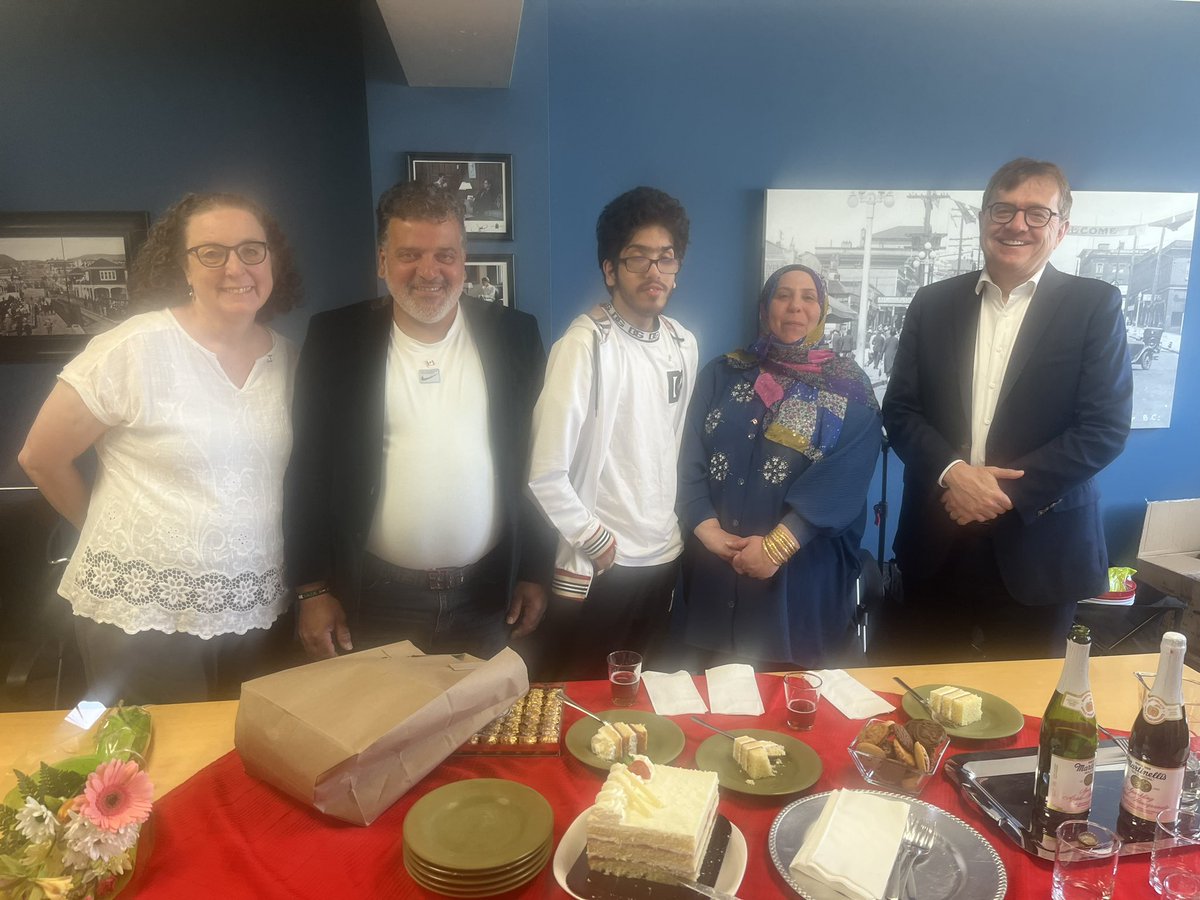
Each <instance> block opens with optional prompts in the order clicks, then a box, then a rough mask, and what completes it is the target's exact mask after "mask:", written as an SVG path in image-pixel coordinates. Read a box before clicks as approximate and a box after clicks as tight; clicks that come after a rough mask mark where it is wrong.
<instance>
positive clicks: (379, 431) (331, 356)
mask: <svg viewBox="0 0 1200 900" xmlns="http://www.w3.org/2000/svg"><path fill="white" fill-rule="evenodd" d="M377 225H378V232H379V277H380V278H382V279H383V280H384V281H385V282H386V283H387V286H388V291H389V294H390V296H385V297H380V298H377V299H374V300H367V301H364V302H362V303H357V304H355V305H353V306H347V307H343V308H341V309H336V310H333V311H331V312H326V313H321V314H319V315H316V316H314V317H313V319H312V322H311V323H310V325H309V329H308V336H307V339H306V340H305V343H304V348H303V351H302V352H301V354H300V362H299V366H298V369H297V373H296V391H295V402H294V411H293V419H294V422H293V427H294V443H293V450H292V460H291V464H290V466H289V468H288V473H287V478H286V482H285V491H284V530H285V555H286V561H287V569H288V576H289V579H290V583H291V584H292V585H293V586H295V588H296V592H297V597H298V601H297V602H298V603H299V614H298V621H299V631H300V637H301V640H302V642H303V643H304V647H305V650H306V651H307V652H308V653H309V655H310V656H313V657H316V658H322V657H329V656H333V655H335V653H336V652H337V650H336V648H335V642H336V647H340V648H341V649H342V650H351V649H353V644H352V642H351V635H352V634H353V636H354V638H355V639H356V643H357V645H358V647H359V649H362V648H363V647H364V646H374V645H378V644H382V643H387V642H390V641H394V640H403V639H408V640H412V641H413V642H414V643H415V644H416V645H417V646H418V647H420V648H421V649H422V650H424V651H426V652H428V653H457V652H468V653H472V654H474V655H476V656H482V657H489V656H491V655H492V654H494V653H495V652H496V651H498V650H499V649H501V647H503V646H504V644H505V642H506V641H507V640H508V638H509V637H510V636H512V637H521V636H523V635H525V634H528V633H529V632H531V631H532V630H533V629H534V628H536V627H537V624H538V622H539V621H540V619H541V617H542V614H543V611H544V609H545V604H546V594H545V588H544V585H545V584H546V583H547V582H548V580H549V576H550V572H551V569H552V565H553V546H554V545H553V538H552V536H551V535H550V533H549V529H548V527H547V526H546V525H545V524H544V523H542V521H541V517H540V516H539V515H538V514H537V513H536V511H535V510H534V508H533V506H532V504H531V501H530V500H529V499H528V498H527V496H526V494H525V492H524V486H525V482H526V469H527V467H528V465H529V439H530V421H531V416H532V412H533V405H534V402H535V400H536V399H537V396H538V392H539V390H540V388H541V383H542V375H543V371H544V367H545V353H544V351H543V348H542V342H541V337H540V335H539V333H538V328H537V322H536V320H534V318H533V317H532V316H529V315H527V314H524V313H519V312H517V311H515V310H511V309H507V308H505V307H504V306H503V305H501V304H497V303H487V302H484V301H481V300H479V299H477V298H473V297H464V296H462V289H463V284H464V282H465V281H466V269H465V265H464V263H465V255H466V254H465V249H464V245H463V237H464V231H465V229H464V225H463V211H462V208H461V206H460V205H459V202H458V200H457V199H456V198H455V196H454V194H453V193H451V192H447V191H444V190H439V189H438V188H437V187H436V186H434V185H430V184H419V183H407V184H399V185H396V186H394V187H392V188H390V189H389V190H388V191H386V192H385V193H384V195H383V196H382V197H381V198H380V201H379V206H378V209H377ZM510 629H511V635H510Z"/></svg>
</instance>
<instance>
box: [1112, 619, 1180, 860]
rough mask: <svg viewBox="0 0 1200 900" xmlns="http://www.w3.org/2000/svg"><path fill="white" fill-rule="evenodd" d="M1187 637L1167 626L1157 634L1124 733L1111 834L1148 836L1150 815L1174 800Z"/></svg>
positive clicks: (1177, 787) (1151, 823)
mask: <svg viewBox="0 0 1200 900" xmlns="http://www.w3.org/2000/svg"><path fill="white" fill-rule="evenodd" d="M1186 652H1187V638H1185V637H1184V636H1183V635H1182V634H1178V633H1177V632H1174V631H1168V632H1167V633H1166V634H1164V635H1163V638H1162V649H1161V651H1160V653H1159V657H1158V673H1157V674H1156V675H1155V676H1154V684H1153V686H1152V687H1151V688H1150V690H1148V691H1147V692H1146V699H1145V701H1144V702H1143V703H1142V711H1141V712H1140V713H1138V717H1137V720H1136V721H1135V722H1134V723H1133V730H1132V731H1130V733H1129V763H1128V765H1127V767H1126V770H1125V785H1124V788H1123V789H1122V791H1121V812H1120V814H1119V815H1118V816H1117V834H1118V835H1120V837H1121V840H1123V841H1127V842H1131V843H1145V842H1149V841H1152V840H1153V839H1154V820H1155V817H1156V816H1157V815H1158V814H1159V813H1160V812H1162V811H1163V810H1164V809H1174V808H1175V807H1177V806H1178V805H1179V795H1180V792H1181V791H1182V790H1183V775H1184V767H1185V766H1186V765H1187V758H1188V727H1187V717H1186V713H1185V712H1184V706H1183V659H1184V655H1185V653H1186Z"/></svg>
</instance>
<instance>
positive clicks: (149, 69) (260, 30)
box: [0, 0, 374, 485]
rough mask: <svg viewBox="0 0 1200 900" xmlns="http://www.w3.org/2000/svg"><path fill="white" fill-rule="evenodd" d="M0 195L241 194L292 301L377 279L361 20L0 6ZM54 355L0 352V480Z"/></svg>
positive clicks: (301, 9) (297, 333) (58, 202)
mask: <svg viewBox="0 0 1200 900" xmlns="http://www.w3.org/2000/svg"><path fill="white" fill-rule="evenodd" d="M0 85H3V88H2V89H0V95H2V97H3V99H2V100H0V109H2V110H3V117H2V125H0V208H2V209H5V210H106V209H115V210H124V209H135V210H147V211H149V212H150V214H151V215H152V216H153V217H157V216H158V215H159V214H161V213H162V211H163V210H164V209H165V208H166V207H167V206H169V205H170V204H171V203H173V202H174V201H175V200H177V199H178V198H179V197H180V196H181V195H182V194H183V193H185V192H187V191H189V190H232V191H239V192H244V193H247V194H250V195H252V196H254V197H256V198H258V199H259V200H260V201H261V202H262V203H263V204H264V205H265V206H266V207H267V208H269V209H270V210H271V211H272V212H273V213H274V214H275V215H276V217H277V218H278V219H279V220H280V222H281V224H282V225H283V228H284V231H285V232H286V233H287V235H288V237H289V239H290V240H291V242H292V244H293V248H294V250H295V251H296V255H297V259H298V262H299V265H300V267H301V272H302V274H303V276H304V279H305V290H306V296H307V300H306V306H305V308H304V310H303V311H300V312H296V313H292V314H291V315H289V316H285V317H283V318H281V319H279V320H277V321H276V323H275V324H276V327H278V328H279V329H280V330H281V331H283V332H285V333H287V334H288V335H289V336H291V337H292V338H294V339H296V340H299V339H300V338H302V337H303V334H304V322H305V318H306V316H307V315H308V314H309V313H310V312H311V311H313V310H314V309H321V308H325V307H329V306H334V305H338V304H340V303H342V302H348V301H349V300H351V299H358V298H360V297H364V296H368V295H369V294H370V292H371V291H373V290H374V279H373V277H372V268H371V266H372V239H371V231H372V229H371V218H370V209H371V206H370V202H371V201H370V195H369V192H370V182H369V158H370V157H369V152H368V147H367V124H366V104H365V98H364V89H363V64H362V54H361V43H360V33H359V25H358V17H357V15H356V12H355V9H354V7H353V5H351V4H345V3H342V2H330V0H253V2H242V0H205V2H203V3H194V2H182V0H166V2H154V3H148V2H145V0H105V2H104V3H95V2H90V0H54V2H51V3H26V2H17V3H5V4H4V5H3V6H0ZM57 370H58V366H56V365H44V364H43V365H13V364H10V365H3V366H0V423H3V424H2V426H0V485H11V484H16V483H25V482H24V477H23V475H22V474H21V473H19V472H18V470H17V467H16V464H15V459H14V457H15V455H16V451H17V449H18V448H19V447H20V444H21V442H22V441H23V439H24V435H25V432H26V430H28V426H29V423H30V422H31V421H32V417H33V415H34V414H35V413H36V411H37V408H38V407H39V406H40V405H41V401H42V400H43V399H44V398H45V395H46V394H47V393H48V392H49V390H50V387H51V386H52V385H53V382H54V375H55V373H56V372H57Z"/></svg>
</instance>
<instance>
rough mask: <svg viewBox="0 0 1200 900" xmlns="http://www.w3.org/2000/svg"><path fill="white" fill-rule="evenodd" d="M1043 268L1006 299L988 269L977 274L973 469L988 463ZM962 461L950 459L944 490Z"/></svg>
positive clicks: (943, 481) (973, 381) (941, 477)
mask: <svg viewBox="0 0 1200 900" xmlns="http://www.w3.org/2000/svg"><path fill="white" fill-rule="evenodd" d="M1045 271H1046V267H1045V266H1042V268H1040V269H1038V271H1037V272H1036V273H1035V274H1034V275H1033V277H1032V278H1030V279H1029V280H1028V281H1025V282H1023V283H1021V284H1019V285H1017V286H1016V287H1014V288H1013V289H1012V291H1010V292H1009V294H1008V296H1007V297H1005V296H1004V292H1003V291H1001V290H1000V287H999V285H997V284H996V282H994V281H993V280H992V277H991V276H990V275H989V274H988V272H987V269H984V270H983V272H981V273H980V275H979V281H978V282H976V284H975V293H976V294H982V295H983V297H982V300H981V301H980V304H979V327H978V328H977V329H976V332H975V363H974V368H973V371H972V376H971V453H970V459H969V460H967V461H969V462H970V463H971V465H973V466H982V465H986V464H987V439H988V433H989V432H990V431H991V428H992V419H993V417H994V416H995V415H996V403H997V401H998V400H999V399H1000V387H1001V385H1003V384H1004V374H1005V372H1007V371H1008V361H1009V359H1010V358H1011V357H1012V348H1013V344H1015V343H1016V341H1017V335H1018V334H1019V333H1020V331H1021V323H1022V322H1024V321H1025V314H1026V313H1027V312H1028V311H1029V305H1030V303H1032V301H1033V295H1034V293H1035V292H1036V291H1037V286H1038V282H1039V281H1041V278H1042V273H1043V272H1045ZM959 462H963V460H957V459H956V460H953V461H952V462H951V463H950V464H949V465H948V466H946V468H945V469H943V470H942V474H941V475H940V476H939V477H938V484H939V485H941V486H942V487H945V477H946V473H947V472H949V471H950V469H951V468H952V467H953V466H955V465H957V464H958V463H959Z"/></svg>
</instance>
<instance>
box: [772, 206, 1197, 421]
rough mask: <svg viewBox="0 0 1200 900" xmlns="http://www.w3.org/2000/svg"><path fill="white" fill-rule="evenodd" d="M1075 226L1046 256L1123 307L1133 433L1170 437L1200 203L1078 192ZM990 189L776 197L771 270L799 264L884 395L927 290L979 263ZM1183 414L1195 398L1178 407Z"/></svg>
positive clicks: (838, 336) (833, 336)
mask: <svg viewBox="0 0 1200 900" xmlns="http://www.w3.org/2000/svg"><path fill="white" fill-rule="evenodd" d="M1072 197H1073V200H1074V203H1073V205H1072V208H1071V215H1070V223H1071V226H1070V229H1069V230H1068V231H1067V234H1066V236H1065V237H1064V238H1063V240H1062V243H1060V244H1059V245H1058V247H1057V248H1056V249H1055V251H1054V253H1053V254H1052V255H1051V256H1050V263H1051V264H1052V265H1053V266H1054V267H1055V268H1056V269H1058V270H1059V271H1061V272H1066V273H1067V274H1070V275H1081V276H1084V277H1087V278H1099V279H1101V280H1102V281H1107V282H1109V283H1110V284H1112V285H1113V286H1114V287H1116V288H1117V289H1118V290H1119V291H1120V292H1121V296H1122V298H1123V300H1124V305H1125V330H1126V334H1127V335H1128V340H1129V355H1130V359H1131V361H1132V364H1133V422H1132V425H1133V427H1134V428H1167V427H1169V426H1170V424H1171V411H1172V408H1173V406H1174V404H1175V400H1176V399H1177V398H1176V397H1175V372H1176V369H1177V367H1178V364H1179V354H1180V352H1181V351H1182V347H1183V324H1184V323H1183V320H1184V315H1183V314H1184V305H1185V302H1186V300H1187V291H1188V280H1189V275H1190V272H1189V268H1190V265H1191V258H1192V232H1193V230H1194V229H1195V217H1196V202H1197V195H1196V194H1193V193H1150V192H1132V191H1128V192H1126V191H1072ZM982 202H983V192H982V191H957V190H934V189H929V190H926V189H911V188H903V189H902V188H895V189H892V190H880V189H869V190H811V191H809V190H768V191H767V192H766V203H765V210H764V213H765V218H764V226H765V236H766V240H765V243H764V246H763V271H764V273H766V274H768V275H769V274H770V273H771V272H774V271H775V270H776V269H778V268H779V267H780V266H784V265H787V264H789V263H796V262H798V263H802V264H804V265H807V266H809V267H810V268H812V269H814V270H815V271H818V272H820V273H821V274H822V275H823V276H824V278H825V281H826V285H827V287H828V295H829V315H828V318H827V323H828V324H827V325H826V328H825V335H826V338H827V339H828V340H830V341H831V342H835V341H838V340H840V341H842V342H843V346H844V347H845V348H846V349H847V352H853V353H854V355H855V358H856V359H858V360H859V361H860V363H861V364H862V366H863V368H864V369H865V370H866V372H867V374H868V375H870V376H871V379H872V381H873V382H874V384H875V389H876V394H877V396H878V397H880V398H882V397H883V392H884V390H885V389H886V387H887V383H888V379H889V378H890V376H891V368H892V360H893V359H894V357H895V347H896V344H897V336H898V335H899V334H900V329H901V328H902V327H903V325H904V316H905V314H906V312H907V311H908V304H909V303H910V302H912V298H913V294H915V293H916V292H917V290H918V289H919V288H921V287H922V286H924V285H927V284H930V283H932V282H934V281H941V280H942V279H944V278H950V277H952V276H954V275H958V274H962V273H965V272H972V271H975V270H977V269H979V268H981V267H982V266H983V258H982V255H981V253H980V249H979V208H980V205H981V204H982ZM1178 399H1179V400H1180V402H1181V404H1182V405H1181V408H1187V406H1188V404H1189V403H1190V402H1191V400H1190V398H1184V397H1181V398H1178Z"/></svg>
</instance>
